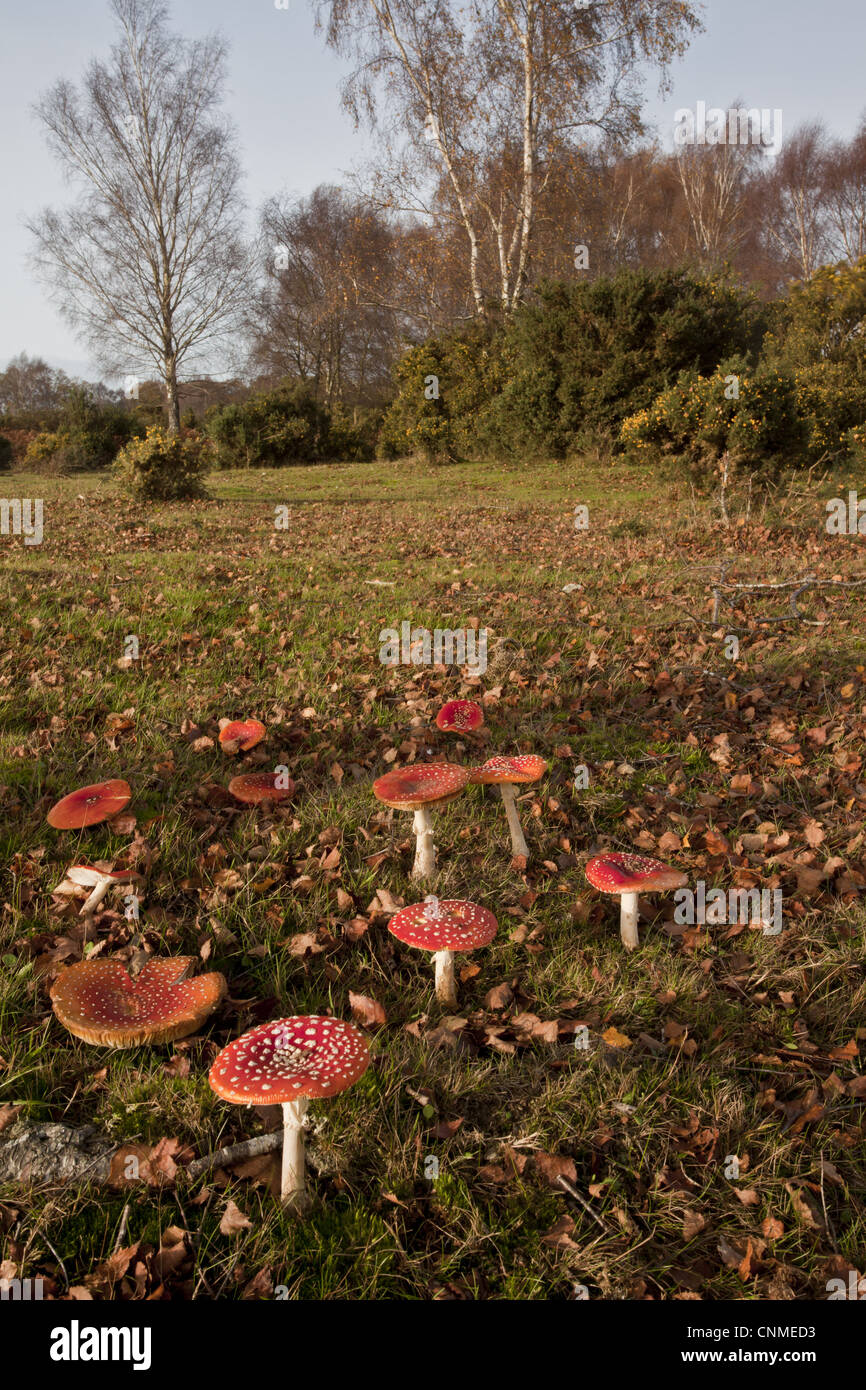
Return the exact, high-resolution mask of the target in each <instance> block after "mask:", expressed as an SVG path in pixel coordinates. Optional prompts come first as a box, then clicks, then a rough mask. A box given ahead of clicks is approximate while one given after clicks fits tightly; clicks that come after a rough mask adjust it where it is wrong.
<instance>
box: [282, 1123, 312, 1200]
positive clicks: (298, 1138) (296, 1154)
mask: <svg viewBox="0 0 866 1390" xmlns="http://www.w3.org/2000/svg"><path fill="white" fill-rule="evenodd" d="M308 1105H309V1101H308V1100H307V1097H306V1096H299V1097H298V1099H297V1100H287V1101H284V1102H283V1176H282V1182H281V1184H280V1197H281V1198H282V1202H283V1206H285V1207H296V1208H300V1207H302V1206H303V1203H304V1197H305V1195H306V1160H305V1156H304V1116H305V1115H306V1113H307V1106H308Z"/></svg>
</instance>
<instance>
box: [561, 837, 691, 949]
mask: <svg viewBox="0 0 866 1390" xmlns="http://www.w3.org/2000/svg"><path fill="white" fill-rule="evenodd" d="M584 872H585V874H586V877H587V878H588V880H589V882H590V883H591V884H592V886H593V888H597V889H598V890H599V892H600V893H612V894H615V895H616V896H617V897H619V899H620V914H619V934H620V936H621V937H622V944H623V946H624V947H625V949H626V950H627V951H634V950H635V949H636V947H637V945H638V934H637V916H638V912H637V899H638V893H667V892H670V891H671V890H672V889H674V888H684V887H685V885H686V884H687V883H688V879H687V877H686V875H685V874H684V873H681V872H680V870H679V869H671V868H669V867H668V865H667V864H663V863H662V862H661V860H660V859H650V858H648V857H647V855H645V854H620V853H618V852H611V853H605V854H597V855H596V856H595V858H594V859H590V861H589V863H588V864H587V866H586V869H585V870H584Z"/></svg>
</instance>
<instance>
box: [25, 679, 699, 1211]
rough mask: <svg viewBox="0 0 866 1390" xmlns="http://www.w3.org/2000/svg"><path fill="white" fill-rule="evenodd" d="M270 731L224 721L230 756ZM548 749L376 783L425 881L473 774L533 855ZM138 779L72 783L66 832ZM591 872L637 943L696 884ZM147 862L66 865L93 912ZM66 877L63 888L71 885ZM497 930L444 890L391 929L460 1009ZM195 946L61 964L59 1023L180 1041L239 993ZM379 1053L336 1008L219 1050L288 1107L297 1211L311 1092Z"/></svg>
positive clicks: (469, 726)
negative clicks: (463, 977)
mask: <svg viewBox="0 0 866 1390" xmlns="http://www.w3.org/2000/svg"><path fill="white" fill-rule="evenodd" d="M436 722H437V725H438V727H439V729H441V730H443V731H445V732H456V733H469V734H472V733H474V732H475V731H476V730H478V729H479V728H480V727H481V725H482V724H483V723H484V715H483V711H482V709H481V707H480V706H479V705H477V704H475V703H474V702H473V701H469V700H452V701H450V702H449V703H448V704H446V705H445V706H444V707H443V708H442V709H441V710H440V711H439V715H438V717H437V720H436ZM265 734H266V729H265V726H264V725H263V724H261V723H260V722H259V721H258V720H255V719H248V720H242V721H233V722H230V721H228V720H225V721H222V727H221V731H220V745H221V747H222V748H223V750H224V751H225V752H226V753H228V754H230V755H231V754H236V753H238V752H247V751H249V749H251V748H253V747H255V746H256V744H258V743H259V742H261V740H262V739H263V738H264V737H265ZM546 767H547V764H546V762H545V760H544V759H543V758H541V757H538V756H536V755H534V754H522V755H520V756H517V757H502V756H497V757H493V758H489V759H488V760H487V761H486V762H484V763H482V764H481V765H480V766H477V767H467V766H464V765H462V764H460V763H451V762H437V763H420V764H414V765H412V766H409V767H404V768H399V769H396V770H395V771H392V772H388V773H386V774H385V776H383V777H380V778H379V779H378V780H377V781H375V782H374V783H373V791H374V793H375V795H376V796H377V797H378V799H379V800H380V801H382V802H383V803H384V804H385V805H386V806H389V807H391V808H393V809H394V810H396V811H411V812H412V813H413V816H414V831H415V845H416V849H415V861H414V865H413V868H412V878H413V879H415V880H424V881H425V882H426V883H427V885H428V886H431V885H432V880H433V878H434V875H435V871H436V848H435V844H434V839H433V830H432V824H431V811H432V809H433V808H434V807H436V806H440V805H443V804H444V803H445V802H447V801H451V800H453V799H454V798H455V797H456V796H459V795H460V794H461V792H463V790H464V789H465V788H466V787H468V786H471V785H486V784H491V785H496V786H498V787H499V790H500V794H501V797H502V801H503V804H504V806H505V814H506V817H507V820H508V827H509V831H510V835H511V846H512V850H513V853H514V856H515V859H516V861H517V862H518V863H519V864H520V866H521V867H523V866H525V863H526V859H527V858H528V854H529V851H528V847H527V844H526V840H525V837H524V835H523V831H522V828H521V825H520V819H519V816H518V812H517V806H516V799H515V790H514V789H515V787H516V786H518V785H521V784H526V783H531V782H536V781H538V780H539V779H540V778H541V777H542V775H543V774H544V772H545V771H546ZM228 789H229V792H230V793H231V794H232V796H234V797H235V798H236V799H237V800H238V801H241V802H243V803H244V804H247V805H258V804H261V803H264V802H268V803H272V802H275V801H280V800H284V799H286V798H288V797H290V796H291V795H292V794H293V792H294V790H295V786H294V783H293V781H292V780H291V778H290V777H288V776H287V775H286V773H285V770H283V771H282V772H280V771H279V770H278V772H277V773H273V774H272V773H264V772H257V773H247V774H245V775H243V776H239V777H235V778H233V779H232V780H231V782H230V783H229V787H228ZM131 797H132V789H131V788H130V786H129V784H128V783H127V782H125V781H122V780H119V779H115V780H112V781H107V782H99V783H95V784H93V785H91V786H88V787H82V788H79V790H77V791H74V792H72V793H70V795H69V796H66V797H64V798H63V800H62V801H59V802H58V803H57V804H56V805H55V806H53V807H52V808H51V810H50V811H49V813H48V822H49V824H50V825H52V826H54V827H55V828H56V829H58V830H80V829H84V828H86V827H88V826H92V825H97V824H99V823H101V822H103V821H106V820H108V819H110V818H111V817H112V816H115V815H117V814H118V813H119V812H120V811H122V810H123V809H124V807H125V806H126V805H127V804H128V802H129V800H130V798H131ZM586 876H587V878H588V879H589V882H590V883H591V884H592V885H593V886H594V887H595V888H597V889H599V890H600V891H602V892H605V893H613V894H618V895H619V897H620V899H621V923H620V929H621V935H622V940H623V944H624V945H625V946H626V948H627V949H628V950H633V949H634V948H635V947H636V946H637V944H638V935H637V919H638V894H639V893H647V892H656V891H668V890H670V889H672V888H679V887H682V886H683V885H684V884H685V883H686V877H685V875H684V874H681V873H679V872H678V871H677V870H675V869H669V868H667V867H666V866H665V865H664V864H662V863H660V862H659V861H658V860H655V859H648V858H646V857H645V856H642V855H636V854H617V853H610V854H602V855H598V856H596V857H595V858H594V859H592V860H590V862H589V864H588V865H587V867H586ZM139 877H140V876H139V875H138V874H137V873H136V872H135V871H134V870H122V871H114V870H109V869H104V868H101V867H100V866H99V865H93V864H85V863H79V864H74V865H72V867H71V868H69V869H68V870H67V872H66V879H67V881H68V882H69V883H70V884H71V885H73V886H74V888H84V889H87V890H89V891H88V895H87V897H86V900H85V902H84V904H83V906H82V908H81V914H82V916H84V917H85V918H92V916H93V913H94V912H95V910H96V908H97V906H98V905H99V903H100V902H101V901H102V899H103V898H104V897H105V896H106V894H107V893H108V892H109V891H110V890H111V889H113V888H115V887H119V886H127V887H128V885H130V884H132V883H134V882H135V881H136V880H137V879H138V878H139ZM61 886H62V885H61ZM497 930H498V923H497V920H496V917H495V916H494V914H493V913H492V912H490V911H489V910H488V909H487V908H485V907H482V906H480V905H479V904H477V903H472V902H467V901H465V900H463V899H450V900H443V901H440V900H439V899H438V898H437V897H435V895H433V894H432V893H428V894H427V896H426V897H425V899H424V901H422V902H416V903H412V904H410V905H409V906H407V907H404V908H402V909H401V910H400V911H399V912H396V913H395V914H394V915H393V916H392V917H391V919H390V922H389V931H390V932H391V933H392V934H393V935H394V936H395V937H397V939H398V940H400V941H402V942H404V943H405V944H406V945H408V946H412V947H415V948H416V949H420V950H425V951H428V952H430V953H431V954H432V956H433V963H434V969H435V992H436V997H437V999H438V1000H439V1002H440V1004H441V1005H442V1006H443V1007H444V1008H446V1009H454V1008H456V1006H457V992H456V985H455V979H454V955H455V953H458V952H468V951H474V950H477V949H479V948H480V947H483V946H486V945H489V943H490V942H491V941H492V940H493V939H494V937H495V935H496V932H497ZM196 963H197V962H196V960H195V958H194V957H192V956H177V957H171V958H164V959H148V960H146V961H145V963H144V965H143V966H142V967H141V969H140V970H138V972H137V973H136V972H134V971H133V972H132V973H131V972H130V971H128V970H127V969H126V967H125V966H124V965H123V964H121V963H120V962H119V961H115V960H83V961H79V962H78V963H76V964H74V965H71V966H69V967H67V968H65V969H63V970H62V971H61V973H60V974H59V975H58V976H57V978H56V980H55V981H54V983H53V985H52V987H51V991H50V994H51V1002H52V1006H53V1009H54V1013H55V1015H56V1016H57V1019H58V1020H59V1022H60V1023H61V1024H62V1025H63V1026H64V1027H65V1028H66V1029H67V1030H68V1031H69V1032H70V1033H72V1034H73V1035H74V1036H75V1037H77V1038H80V1039H81V1040H82V1041H84V1042H86V1043H92V1044H96V1045H99V1046H102V1047H114V1048H128V1047H141V1046H144V1045H147V1044H151V1045H156V1044H161V1043H168V1042H174V1041H176V1040H178V1039H180V1038H185V1037H188V1036H189V1035H190V1034H192V1033H195V1032H197V1031H198V1029H199V1028H201V1027H202V1025H203V1024H204V1022H205V1020H206V1019H207V1018H209V1017H210V1015H211V1014H212V1013H213V1012H214V1010H215V1009H216V1008H217V1007H218V1005H219V1004H220V1002H221V1000H222V999H223V997H224V996H225V994H226V989H227V986H226V980H225V977H224V976H223V975H221V974H220V973H219V972H217V971H212V972H209V973H207V974H204V975H198V976H196V975H194V974H193V970H194V968H195V965H196ZM369 1063H370V1052H369V1048H368V1046H367V1042H366V1039H365V1038H364V1035H363V1034H362V1033H361V1031H360V1029H358V1028H357V1027H356V1026H355V1025H354V1024H353V1023H347V1022H344V1021H343V1020H341V1019H338V1018H334V1017H332V1016H330V1015H314V1014H313V1015H299V1016H295V1017H291V1018H279V1019H274V1020H272V1021H271V1022H269V1023H266V1024H262V1025H260V1026H258V1027H256V1028H253V1029H251V1030H249V1031H248V1032H246V1033H243V1034H242V1035H241V1036H240V1037H238V1038H236V1039H235V1040H234V1041H233V1042H231V1043H229V1044H228V1045H227V1046H226V1047H224V1048H223V1049H222V1051H221V1052H220V1053H219V1054H218V1056H217V1057H216V1059H215V1061H214V1063H213V1065H212V1067H211V1069H210V1073H209V1076H208V1080H209V1082H210V1085H211V1087H212V1089H213V1090H214V1091H215V1092H216V1094H217V1095H218V1096H220V1097H221V1098H222V1099H223V1100H227V1101H232V1102H234V1103H235V1104H238V1105H280V1106H281V1107H282V1113H283V1159H282V1181H281V1196H282V1201H283V1204H284V1205H285V1206H287V1207H290V1208H293V1209H294V1210H298V1211H300V1210H302V1209H303V1208H304V1206H305V1205H306V1165H305V1156H304V1125H305V1115H306V1111H307V1107H308V1105H309V1102H310V1101H311V1100H319V1099H322V1098H324V1097H327V1096H335V1095H338V1094H339V1093H340V1092H341V1091H345V1090H346V1089H347V1088H348V1087H350V1086H352V1085H353V1084H354V1083H355V1082H356V1081H357V1080H358V1079H359V1078H360V1077H361V1076H362V1075H363V1074H364V1072H365V1071H366V1069H367V1067H368V1065H369Z"/></svg>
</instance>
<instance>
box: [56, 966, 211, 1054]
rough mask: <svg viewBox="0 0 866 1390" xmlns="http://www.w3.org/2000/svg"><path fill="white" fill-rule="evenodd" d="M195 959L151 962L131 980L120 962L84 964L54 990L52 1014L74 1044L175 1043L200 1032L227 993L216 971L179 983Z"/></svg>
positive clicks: (72, 969)
mask: <svg viewBox="0 0 866 1390" xmlns="http://www.w3.org/2000/svg"><path fill="white" fill-rule="evenodd" d="M195 963H196V958H195V957H194V956H174V957H169V958H166V959H162V960H149V961H147V963H146V964H145V966H144V968H143V970H142V971H141V974H140V975H139V976H138V978H137V979H135V980H133V979H132V977H131V976H130V975H129V973H128V971H127V969H126V967H125V966H124V965H123V964H122V963H121V962H120V961H118V960H82V961H79V962H78V963H77V964H76V965H70V966H69V968H68V969H67V970H64V971H62V972H61V974H60V975H58V977H57V979H56V980H55V981H54V984H53V985H52V986H51V1002H52V1004H53V1006H54V1012H55V1014H56V1015H57V1017H58V1019H59V1020H60V1022H61V1023H62V1024H63V1026H64V1028H66V1029H68V1031H69V1032H70V1033H72V1034H73V1035H74V1036H75V1037H76V1038H81V1039H83V1041H84V1042H88V1043H99V1044H101V1045H102V1046H103V1047H139V1046H141V1044H142V1043H164V1042H172V1041H173V1040H174V1039H175V1038H186V1037H188V1036H189V1034H190V1033H194V1032H195V1031H196V1029H197V1028H200V1027H201V1025H202V1023H203V1022H204V1020H205V1019H206V1018H208V1017H209V1015H210V1014H212V1013H213V1011H214V1009H215V1008H216V1007H217V1005H218V1004H219V1002H220V1000H221V999H222V997H223V995H224V994H225V992H226V982H225V979H224V978H223V976H222V975H220V974H219V973H218V972H217V971H212V972H211V973H210V974H208V975H198V976H196V977H195V978H194V979H188V980H187V979H180V978H179V977H180V976H181V975H183V973H184V971H186V970H188V969H189V967H190V966H191V965H193V964H195Z"/></svg>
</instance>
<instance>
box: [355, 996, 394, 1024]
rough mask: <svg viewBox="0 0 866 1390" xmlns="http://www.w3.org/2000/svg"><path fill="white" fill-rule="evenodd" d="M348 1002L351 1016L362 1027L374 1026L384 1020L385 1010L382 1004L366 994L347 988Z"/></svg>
mask: <svg viewBox="0 0 866 1390" xmlns="http://www.w3.org/2000/svg"><path fill="white" fill-rule="evenodd" d="M349 1004H350V1005H351V1008H352V1017H353V1018H354V1019H355V1021H356V1022H357V1023H360V1024H361V1026H362V1027H363V1028H376V1027H379V1026H381V1024H383V1023H385V1022H386V1019H385V1010H384V1009H383V1008H382V1005H381V1004H380V1003H379V1002H378V1001H377V1000H376V999H371V998H370V997H369V995H367V994H355V993H354V992H353V991H352V990H349Z"/></svg>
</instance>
